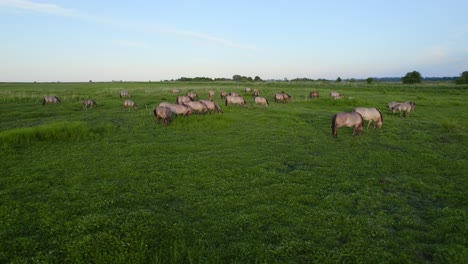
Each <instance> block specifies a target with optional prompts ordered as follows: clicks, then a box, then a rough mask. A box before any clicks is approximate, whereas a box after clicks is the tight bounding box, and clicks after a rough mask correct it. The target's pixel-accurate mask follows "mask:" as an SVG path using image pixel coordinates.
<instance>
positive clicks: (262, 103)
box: [254, 96, 270, 106]
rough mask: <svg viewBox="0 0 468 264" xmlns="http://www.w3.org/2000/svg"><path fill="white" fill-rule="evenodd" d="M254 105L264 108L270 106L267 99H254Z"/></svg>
mask: <svg viewBox="0 0 468 264" xmlns="http://www.w3.org/2000/svg"><path fill="white" fill-rule="evenodd" d="M254 100H255V104H261V105H266V106H269V105H270V104H269V103H268V99H266V98H265V97H259V96H257V97H255V99H254Z"/></svg>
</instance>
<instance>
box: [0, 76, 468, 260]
mask: <svg viewBox="0 0 468 264" xmlns="http://www.w3.org/2000/svg"><path fill="white" fill-rule="evenodd" d="M245 87H251V88H258V89H259V90H260V96H265V97H267V98H268V99H269V100H270V107H268V108H266V107H262V106H255V105H254V104H253V100H252V97H251V96H250V95H248V94H246V93H245V92H244V88H245ZM173 88H179V89H180V90H181V94H185V93H186V92H188V91H195V92H197V93H198V94H199V96H200V97H201V98H202V99H207V98H208V91H209V90H214V91H215V92H216V95H215V98H216V101H217V102H218V103H219V104H220V105H221V107H222V109H223V111H224V113H222V114H218V113H213V114H203V115H196V114H194V115H192V116H189V117H185V118H184V117H177V118H175V119H174V120H173V121H171V122H170V124H169V126H167V127H163V126H162V125H161V124H156V122H155V117H154V115H153V113H152V110H153V109H154V107H155V106H157V105H158V104H159V103H160V102H162V101H168V102H175V99H176V96H177V95H175V94H173V93H172V89H173ZM122 89H126V90H128V91H129V92H130V93H131V94H132V99H133V100H134V101H135V102H136V103H137V104H138V106H139V109H138V110H133V111H127V112H125V111H124V110H123V107H122V101H123V99H121V98H119V91H120V90H122ZM222 90H225V91H228V92H230V91H235V92H239V93H240V95H243V96H245V98H246V99H247V101H248V104H249V107H247V108H243V107H226V106H225V105H224V103H223V101H222V100H221V99H220V98H219V92H220V91H222ZM312 90H315V91H318V92H319V93H320V94H321V97H320V98H318V99H310V98H308V94H309V92H310V91H312ZM282 91H284V92H286V93H288V94H290V95H292V96H293V100H292V102H290V103H286V104H275V103H274V101H273V94H275V93H278V92H282ZM330 91H338V92H341V93H344V94H345V96H346V98H344V99H341V100H333V99H331V98H330V97H329V96H328V94H329V92H330ZM467 91H468V86H466V85H465V86H460V85H458V86H456V85H453V84H449V83H426V84H422V85H402V84H399V83H376V84H371V85H368V84H367V83H360V82H355V83H339V84H337V83H326V82H324V83H318V82H311V83H247V84H246V83H229V82H225V83H222V82H221V83H216V82H215V83H182V82H181V83H160V82H153V83H37V84H33V83H13V84H11V83H0V113H1V115H0V150H1V154H2V155H1V156H2V162H1V177H0V263H39V262H40V263H337V262H339V263H427V262H431V263H467V262H468V249H467V246H468V243H467V237H468V226H467V225H468V222H467V219H468V218H467V209H468V197H467V193H468V192H467V190H468V180H467V175H468V170H467V160H468V151H467V149H468V144H467V140H468V131H467V128H468V126H467V125H468V115H467V112H468V100H467V99H468V95H467ZM44 95H56V96H58V97H60V98H61V99H62V103H61V104H56V105H45V106H42V105H41V100H42V97H43V96H44ZM83 99H94V100H96V101H97V104H98V106H97V107H96V108H94V109H91V110H88V111H84V110H83V108H82V106H81V101H82V100H83ZM390 101H414V102H416V104H417V109H416V111H415V112H411V116H410V117H409V118H404V117H403V118H400V117H399V116H398V115H392V114H390V113H388V112H387V109H386V104H387V103H388V102H390ZM357 106H364V107H377V108H380V109H381V110H382V112H383V114H384V124H383V128H382V129H372V128H371V129H368V130H367V129H364V131H363V134H362V135H361V136H357V137H353V136H352V129H351V128H341V129H340V130H339V135H338V138H337V139H334V138H333V137H332V133H331V117H332V115H333V114H335V113H337V112H341V111H350V110H352V109H353V108H354V107H357Z"/></svg>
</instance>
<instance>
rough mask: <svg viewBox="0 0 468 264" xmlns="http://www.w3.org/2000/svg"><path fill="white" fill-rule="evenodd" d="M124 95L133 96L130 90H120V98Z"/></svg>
mask: <svg viewBox="0 0 468 264" xmlns="http://www.w3.org/2000/svg"><path fill="white" fill-rule="evenodd" d="M122 97H128V98H130V97H132V96H131V95H130V93H129V92H128V91H120V98H122Z"/></svg>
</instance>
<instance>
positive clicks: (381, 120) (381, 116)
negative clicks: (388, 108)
mask: <svg viewBox="0 0 468 264" xmlns="http://www.w3.org/2000/svg"><path fill="white" fill-rule="evenodd" d="M376 109H377V111H379V114H380V122H382V123H383V115H382V112H380V110H379V109H378V108H376Z"/></svg>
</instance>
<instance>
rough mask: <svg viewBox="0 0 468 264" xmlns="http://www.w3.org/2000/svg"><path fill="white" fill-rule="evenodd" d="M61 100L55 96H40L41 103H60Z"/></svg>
mask: <svg viewBox="0 0 468 264" xmlns="http://www.w3.org/2000/svg"><path fill="white" fill-rule="evenodd" d="M61 102H62V101H61V100H60V98H58V97H57V96H44V98H42V105H45V104H56V103H61Z"/></svg>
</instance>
